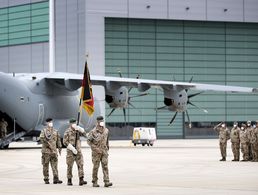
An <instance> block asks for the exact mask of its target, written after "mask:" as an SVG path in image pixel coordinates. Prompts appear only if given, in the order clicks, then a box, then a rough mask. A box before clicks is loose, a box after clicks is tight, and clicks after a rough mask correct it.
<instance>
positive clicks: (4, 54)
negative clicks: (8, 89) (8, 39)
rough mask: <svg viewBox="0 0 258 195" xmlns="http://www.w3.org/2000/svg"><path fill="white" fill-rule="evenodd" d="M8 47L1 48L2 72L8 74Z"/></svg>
mask: <svg viewBox="0 0 258 195" xmlns="http://www.w3.org/2000/svg"><path fill="white" fill-rule="evenodd" d="M8 50H9V48H8V47H2V48H0V72H8V69H9V59H8V52H9V51H8Z"/></svg>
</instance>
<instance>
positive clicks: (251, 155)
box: [248, 142, 253, 160]
mask: <svg viewBox="0 0 258 195" xmlns="http://www.w3.org/2000/svg"><path fill="white" fill-rule="evenodd" d="M248 147H249V160H253V148H252V144H251V143H250V142H249V144H248Z"/></svg>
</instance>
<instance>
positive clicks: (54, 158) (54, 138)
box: [40, 118, 62, 184]
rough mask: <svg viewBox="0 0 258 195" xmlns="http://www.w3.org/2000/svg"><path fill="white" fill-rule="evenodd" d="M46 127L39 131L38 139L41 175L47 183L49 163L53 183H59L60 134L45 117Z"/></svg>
mask: <svg viewBox="0 0 258 195" xmlns="http://www.w3.org/2000/svg"><path fill="white" fill-rule="evenodd" d="M46 122H47V127H46V128H44V129H43V130H42V131H41V133H40V141H41V143H42V150H41V152H42V157H41V162H42V165H43V175H44V181H45V184H49V163H50V164H51V167H52V171H53V176H54V179H53V183H54V184H60V183H62V181H61V180H59V178H58V170H57V164H58V154H57V150H59V154H60V155H61V150H62V144H61V139H60V135H59V133H58V131H57V130H55V129H54V128H53V120H52V119H51V118H48V119H46Z"/></svg>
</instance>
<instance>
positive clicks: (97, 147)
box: [40, 116, 113, 187]
mask: <svg viewBox="0 0 258 195" xmlns="http://www.w3.org/2000/svg"><path fill="white" fill-rule="evenodd" d="M46 123H47V126H46V128H44V129H43V130H42V131H41V134H40V141H41V143H42V150H41V152H42V158H41V161H42V165H43V176H44V182H45V184H49V164H50V165H51V167H52V171H53V178H54V179H53V183H54V184H61V183H62V181H61V180H60V179H59V176H58V169H57V165H58V152H59V155H61V151H62V144H61V138H60V135H59V133H58V131H57V130H55V129H54V128H53V120H52V119H51V118H48V119H46ZM69 123H70V125H69V127H68V129H67V130H66V131H65V134H64V139H63V144H64V145H65V146H66V148H67V152H66V164H67V185H69V186H71V185H73V183H72V177H73V174H72V169H73V164H74V162H75V163H76V164H77V168H78V176H79V185H80V186H82V185H86V184H87V182H86V181H84V169H83V165H84V163H83V154H82V150H81V141H80V136H84V137H86V138H87V143H88V144H89V146H90V147H91V150H92V163H93V171H92V183H93V187H99V184H98V169H99V165H100V163H101V165H102V170H103V176H104V183H105V184H104V186H105V187H109V186H112V185H113V184H112V183H111V182H110V181H109V173H108V150H109V140H108V134H109V131H108V129H107V128H105V124H104V119H103V117H102V116H99V117H97V124H96V128H94V129H93V130H91V131H90V132H89V133H88V134H86V132H85V130H84V129H83V128H82V127H80V126H78V125H77V124H76V120H75V119H70V121H69Z"/></svg>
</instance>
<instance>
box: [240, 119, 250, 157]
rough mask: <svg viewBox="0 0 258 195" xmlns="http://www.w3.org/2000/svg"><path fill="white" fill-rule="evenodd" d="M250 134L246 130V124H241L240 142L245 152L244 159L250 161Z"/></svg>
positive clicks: (242, 150) (243, 152)
mask: <svg viewBox="0 0 258 195" xmlns="http://www.w3.org/2000/svg"><path fill="white" fill-rule="evenodd" d="M248 142H249V140H248V136H247V131H246V125H245V124H242V125H241V130H240V144H241V152H242V154H243V160H242V161H248V160H249V147H248Z"/></svg>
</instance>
